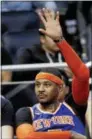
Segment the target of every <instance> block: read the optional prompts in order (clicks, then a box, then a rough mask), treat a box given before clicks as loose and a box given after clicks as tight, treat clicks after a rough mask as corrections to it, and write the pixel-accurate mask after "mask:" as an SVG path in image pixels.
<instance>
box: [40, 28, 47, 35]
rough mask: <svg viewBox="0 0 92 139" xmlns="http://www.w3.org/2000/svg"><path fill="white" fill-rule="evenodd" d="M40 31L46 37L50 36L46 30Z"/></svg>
mask: <svg viewBox="0 0 92 139" xmlns="http://www.w3.org/2000/svg"><path fill="white" fill-rule="evenodd" d="M39 31H40V32H41V33H43V34H44V35H47V36H49V34H48V33H47V32H46V31H45V30H44V29H39Z"/></svg>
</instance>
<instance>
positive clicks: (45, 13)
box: [43, 8, 51, 21]
mask: <svg viewBox="0 0 92 139" xmlns="http://www.w3.org/2000/svg"><path fill="white" fill-rule="evenodd" d="M43 13H44V16H45V18H46V21H48V20H49V19H50V18H51V17H50V13H49V9H47V8H43Z"/></svg>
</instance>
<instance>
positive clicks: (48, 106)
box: [40, 101, 60, 112]
mask: <svg viewBox="0 0 92 139" xmlns="http://www.w3.org/2000/svg"><path fill="white" fill-rule="evenodd" d="M59 104H60V103H59V102H58V101H54V102H53V103H50V104H48V103H44V104H40V108H41V109H42V110H44V111H49V112H55V110H56V109H57V107H58V106H59Z"/></svg>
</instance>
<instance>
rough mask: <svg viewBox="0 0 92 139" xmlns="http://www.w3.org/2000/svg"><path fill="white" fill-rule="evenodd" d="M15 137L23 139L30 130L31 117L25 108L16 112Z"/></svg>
mask: <svg viewBox="0 0 92 139" xmlns="http://www.w3.org/2000/svg"><path fill="white" fill-rule="evenodd" d="M15 122H16V135H17V137H18V139H21V138H22V139H24V138H25V137H26V136H27V135H28V134H29V133H30V132H31V131H33V128H32V117H31V112H30V109H29V108H27V107H24V108H20V109H19V110H18V111H17V112H16V118H15Z"/></svg>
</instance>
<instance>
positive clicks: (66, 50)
mask: <svg viewBox="0 0 92 139" xmlns="http://www.w3.org/2000/svg"><path fill="white" fill-rule="evenodd" d="M57 45H58V47H59V48H60V51H61V53H62V55H63V56H64V58H65V61H66V62H67V64H68V66H69V67H70V69H71V70H72V72H73V74H74V75H75V76H76V77H77V78H79V79H80V80H83V81H84V80H88V78H89V70H88V68H87V67H86V65H85V64H84V63H83V62H82V61H81V59H80V58H79V56H78V55H77V54H76V52H75V51H74V50H73V49H72V47H71V46H70V45H69V44H68V43H67V42H66V40H62V41H61V42H60V43H58V44H57Z"/></svg>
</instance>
